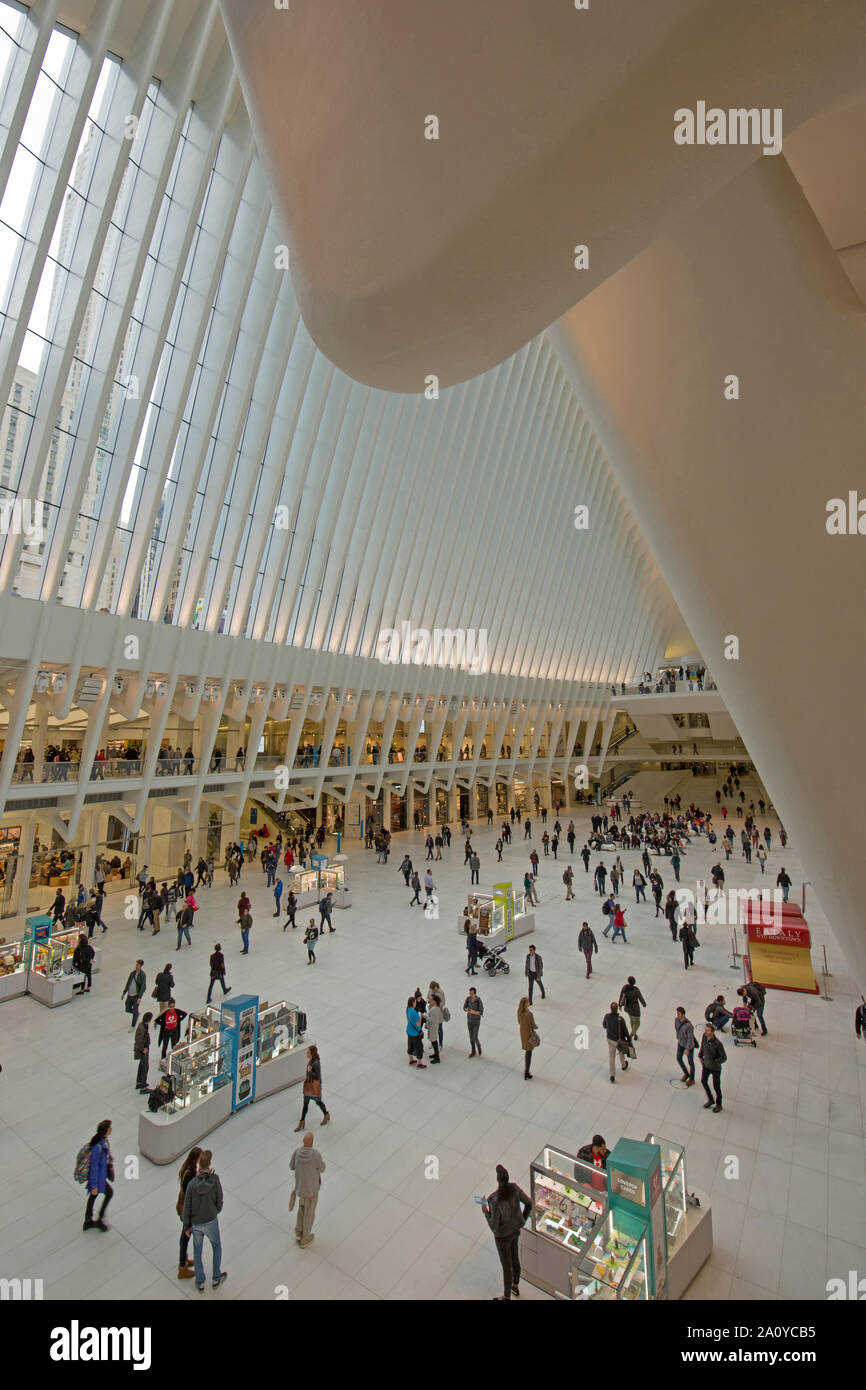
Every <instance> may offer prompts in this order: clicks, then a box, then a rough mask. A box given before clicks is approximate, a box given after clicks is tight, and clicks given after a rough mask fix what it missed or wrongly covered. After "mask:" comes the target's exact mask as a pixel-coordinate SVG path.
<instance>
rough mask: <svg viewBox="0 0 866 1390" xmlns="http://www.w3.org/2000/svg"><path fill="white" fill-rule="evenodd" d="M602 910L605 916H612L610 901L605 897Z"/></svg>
mask: <svg viewBox="0 0 866 1390" xmlns="http://www.w3.org/2000/svg"><path fill="white" fill-rule="evenodd" d="M601 910H602V912H603V913H604V915H605V917H609V916H610V903H609V902H608V900H607V898H605V900H604V902H603V903H602V905H601Z"/></svg>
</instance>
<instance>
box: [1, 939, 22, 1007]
mask: <svg viewBox="0 0 866 1390" xmlns="http://www.w3.org/2000/svg"><path fill="white" fill-rule="evenodd" d="M28 945H29V943H28V942H26V941H4V942H2V943H0V1000H3V999H14V998H15V997H16V995H19V994H26V993H27V949H28Z"/></svg>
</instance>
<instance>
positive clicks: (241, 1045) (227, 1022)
mask: <svg viewBox="0 0 866 1390" xmlns="http://www.w3.org/2000/svg"><path fill="white" fill-rule="evenodd" d="M220 1027H221V1029H222V1030H223V1035H224V1037H225V1040H226V1044H227V1048H228V1066H229V1070H230V1072H231V1078H232V1110H241V1109H242V1108H243V1107H244V1106H245V1105H249V1104H250V1102H251V1101H253V1100H255V1096H256V1049H257V1047H258V1040H259V997H258V995H257V994H239V995H238V997H237V998H236V999H231V1000H223V1003H222V1006H221V1010H220Z"/></svg>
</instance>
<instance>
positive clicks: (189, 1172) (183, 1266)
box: [175, 1144, 201, 1279]
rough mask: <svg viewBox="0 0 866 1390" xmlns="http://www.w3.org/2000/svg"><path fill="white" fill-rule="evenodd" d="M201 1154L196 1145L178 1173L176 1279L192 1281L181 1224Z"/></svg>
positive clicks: (190, 1266)
mask: <svg viewBox="0 0 866 1390" xmlns="http://www.w3.org/2000/svg"><path fill="white" fill-rule="evenodd" d="M200 1153H201V1146H200V1145H198V1144H196V1145H195V1147H194V1148H192V1149H190V1151H189V1153H188V1154H187V1156H186V1158H185V1159H184V1161H183V1163H182V1164H181V1165H180V1169H179V1171H178V1175H177V1177H178V1182H179V1184H180V1190H179V1191H178V1194H177V1202H176V1204H175V1211H176V1212H177V1214H178V1218H179V1219H180V1247H179V1250H178V1261H177V1277H178V1279H194V1278H195V1274H194V1273H193V1261H192V1260H191V1259H190V1258H189V1234H188V1232H187V1231H186V1230H185V1228H184V1224H183V1204H184V1201H185V1200H186V1189H187V1188H188V1187H189V1185H190V1183H191V1182H192V1179H193V1178H194V1177H195V1175H196V1173H197V1172H198V1160H199V1155H200Z"/></svg>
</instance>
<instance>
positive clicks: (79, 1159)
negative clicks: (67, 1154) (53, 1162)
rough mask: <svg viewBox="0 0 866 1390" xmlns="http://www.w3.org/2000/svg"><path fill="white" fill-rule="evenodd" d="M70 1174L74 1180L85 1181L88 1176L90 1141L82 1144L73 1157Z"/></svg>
mask: <svg viewBox="0 0 866 1390" xmlns="http://www.w3.org/2000/svg"><path fill="white" fill-rule="evenodd" d="M72 1176H73V1178H74V1179H75V1181H76V1182H87V1180H88V1178H89V1177H90V1143H89V1142H88V1143H87V1144H83V1145H82V1146H81V1148H80V1149H79V1150H78V1153H77V1154H76V1157H75V1167H74V1169H73V1170H72Z"/></svg>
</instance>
